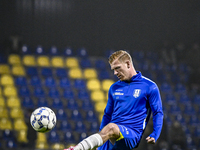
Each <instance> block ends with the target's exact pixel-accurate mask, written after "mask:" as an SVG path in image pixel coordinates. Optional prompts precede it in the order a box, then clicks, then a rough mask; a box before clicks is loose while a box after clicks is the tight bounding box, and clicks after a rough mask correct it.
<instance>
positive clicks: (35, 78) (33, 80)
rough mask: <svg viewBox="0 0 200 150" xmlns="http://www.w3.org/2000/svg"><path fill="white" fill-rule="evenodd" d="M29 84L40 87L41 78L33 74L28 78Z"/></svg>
mask: <svg viewBox="0 0 200 150" xmlns="http://www.w3.org/2000/svg"><path fill="white" fill-rule="evenodd" d="M30 85H32V86H34V87H36V86H37V87H40V86H41V79H40V78H39V77H38V76H33V77H31V79H30Z"/></svg>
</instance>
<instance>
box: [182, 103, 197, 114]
mask: <svg viewBox="0 0 200 150" xmlns="http://www.w3.org/2000/svg"><path fill="white" fill-rule="evenodd" d="M184 113H185V114H188V115H193V114H195V109H194V108H193V107H192V105H185V110H184Z"/></svg>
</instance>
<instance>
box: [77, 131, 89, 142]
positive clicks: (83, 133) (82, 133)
mask: <svg viewBox="0 0 200 150" xmlns="http://www.w3.org/2000/svg"><path fill="white" fill-rule="evenodd" d="M85 138H87V133H86V132H81V133H79V141H82V140H84V139H85Z"/></svg>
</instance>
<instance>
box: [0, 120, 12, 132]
mask: <svg viewBox="0 0 200 150" xmlns="http://www.w3.org/2000/svg"><path fill="white" fill-rule="evenodd" d="M6 129H8V130H12V123H11V121H10V119H8V118H2V119H0V130H6Z"/></svg>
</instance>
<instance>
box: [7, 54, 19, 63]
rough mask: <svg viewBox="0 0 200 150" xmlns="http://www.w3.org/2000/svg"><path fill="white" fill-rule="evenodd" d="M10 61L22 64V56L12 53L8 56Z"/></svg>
mask: <svg viewBox="0 0 200 150" xmlns="http://www.w3.org/2000/svg"><path fill="white" fill-rule="evenodd" d="M8 63H9V64H10V65H20V64H21V58H20V56H19V55H17V54H11V55H9V56H8Z"/></svg>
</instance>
